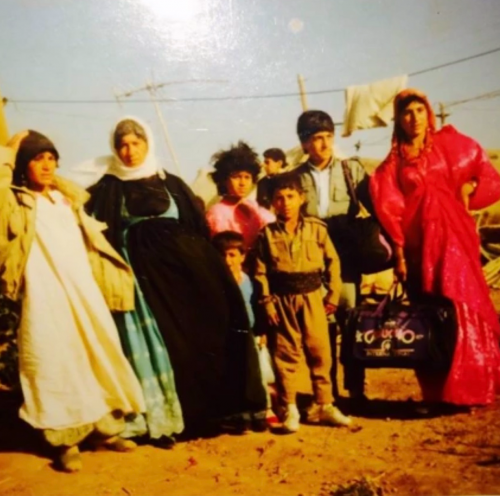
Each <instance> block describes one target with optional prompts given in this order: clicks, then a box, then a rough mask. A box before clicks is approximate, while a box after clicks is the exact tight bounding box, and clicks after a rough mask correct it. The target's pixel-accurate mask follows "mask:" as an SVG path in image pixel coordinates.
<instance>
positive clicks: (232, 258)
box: [224, 248, 245, 276]
mask: <svg viewBox="0 0 500 496" xmlns="http://www.w3.org/2000/svg"><path fill="white" fill-rule="evenodd" d="M224 260H225V261H226V265H227V266H228V267H229V270H230V271H231V272H232V273H233V275H234V276H239V274H241V271H242V267H243V262H244V261H245V254H244V253H242V252H241V251H240V250H239V249H238V248H228V249H227V250H226V251H225V252H224Z"/></svg>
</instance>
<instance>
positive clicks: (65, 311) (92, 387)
mask: <svg viewBox="0 0 500 496" xmlns="http://www.w3.org/2000/svg"><path fill="white" fill-rule="evenodd" d="M16 151H17V156H16V159H15V166H14V168H12V165H11V164H12V163H13V156H14V154H15V152H16ZM58 158H59V154H58V152H57V150H56V148H55V147H54V145H53V144H52V142H51V141H50V140H48V139H47V138H46V137H45V136H43V135H41V134H39V133H36V132H34V131H29V132H25V133H22V134H19V135H16V136H15V137H14V138H13V139H12V140H11V142H10V143H9V145H8V148H7V149H5V148H4V149H3V150H0V204H1V205H2V209H1V212H0V253H1V254H2V255H1V256H0V289H1V293H2V295H3V296H5V297H8V298H10V299H12V300H16V301H19V302H20V303H21V305H22V313H21V322H20V326H19V330H18V345H19V370H20V380H21V387H22V392H23V397H24V403H23V405H22V407H21V410H20V416H21V418H22V419H23V420H25V421H26V422H27V423H29V424H30V425H32V426H33V427H35V428H36V429H40V431H41V432H42V434H43V437H44V438H45V439H46V441H48V442H49V443H50V444H51V445H52V446H54V447H56V448H57V453H58V455H57V459H56V461H57V462H58V463H59V465H60V468H62V469H63V470H65V471H69V472H72V471H76V470H79V469H80V468H81V460H80V455H79V449H78V445H79V443H81V442H82V441H83V440H84V439H87V438H89V436H90V440H91V441H92V442H93V443H94V444H103V445H105V446H107V447H108V448H110V449H115V450H118V451H128V450H130V449H132V448H134V447H135V444H134V443H133V442H132V441H129V440H124V439H121V438H120V437H118V434H119V433H120V432H121V431H122V430H123V428H124V417H125V416H126V415H134V414H137V413H140V412H143V411H144V410H145V406H144V399H143V395H142V390H141V387H140V385H139V382H138V381H137V379H136V377H135V374H134V372H133V370H132V368H131V367H130V365H129V363H128V361H127V359H126V358H125V356H124V355H123V352H122V349H121V344H120V340H119V337H118V333H117V330H116V327H115V324H114V320H113V318H112V316H111V313H110V309H111V310H115V311H127V310H130V309H131V308H133V305H134V299H133V298H134V297H133V279H132V275H131V272H130V269H129V268H128V266H127V265H126V263H125V262H124V261H123V259H122V258H121V257H120V256H119V255H118V254H117V253H116V252H115V251H114V250H113V248H112V247H111V246H110V245H109V244H108V243H107V241H106V240H105V238H104V236H103V235H102V230H103V228H105V225H103V224H100V223H98V222H97V221H95V220H94V219H92V218H90V217H89V216H87V215H86V214H85V213H84V211H83V208H82V205H83V203H84V202H85V200H86V199H87V194H86V193H85V191H83V190H81V189H80V188H79V187H77V186H76V185H74V184H73V183H71V182H69V181H66V180H64V179H62V178H60V177H58V176H56V175H55V170H56V168H57V161H58Z"/></svg>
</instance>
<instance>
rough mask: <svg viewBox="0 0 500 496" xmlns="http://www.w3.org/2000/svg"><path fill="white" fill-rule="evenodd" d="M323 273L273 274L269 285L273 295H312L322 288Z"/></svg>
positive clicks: (270, 276)
mask: <svg viewBox="0 0 500 496" xmlns="http://www.w3.org/2000/svg"><path fill="white" fill-rule="evenodd" d="M321 284H322V280H321V271H319V270H318V271H314V272H272V273H270V274H269V285H270V289H271V293H272V294H276V295H291V294H304V293H312V292H313V291H316V290H317V289H319V288H321Z"/></svg>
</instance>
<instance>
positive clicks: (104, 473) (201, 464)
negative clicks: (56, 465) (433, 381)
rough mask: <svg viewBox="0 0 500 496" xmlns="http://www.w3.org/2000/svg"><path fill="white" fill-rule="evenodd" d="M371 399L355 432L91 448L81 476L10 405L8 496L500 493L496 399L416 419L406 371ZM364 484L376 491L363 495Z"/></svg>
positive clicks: (376, 375) (414, 389) (3, 484)
mask: <svg viewBox="0 0 500 496" xmlns="http://www.w3.org/2000/svg"><path fill="white" fill-rule="evenodd" d="M495 297H496V300H497V302H500V298H499V297H498V295H495ZM341 393H342V391H341ZM343 393H344V396H345V392H343ZM367 395H368V397H369V398H370V399H371V400H372V401H371V408H370V411H369V412H367V413H366V415H364V416H363V417H355V425H356V428H355V429H351V430H349V429H345V428H328V427H318V426H309V425H303V426H301V429H300V431H299V432H298V433H297V434H293V435H286V436H285V435H278V434H273V433H263V434H257V433H250V434H246V435H243V436H232V435H228V434H224V435H221V436H219V437H216V438H211V439H195V440H192V441H188V442H181V443H178V444H177V445H176V446H175V447H174V449H172V450H168V451H165V450H160V449H158V448H153V447H150V446H141V447H139V448H138V449H137V450H136V451H135V452H132V453H126V454H119V453H112V452H107V451H98V452H91V451H87V452H84V453H83V455H82V458H83V463H84V469H83V471H82V472H80V473H77V474H64V473H59V472H56V471H55V470H53V469H52V468H51V461H50V458H48V456H47V453H46V452H44V449H43V447H42V446H41V445H40V443H39V441H38V440H37V439H36V438H35V437H34V435H33V432H32V431H30V430H29V429H26V428H23V426H22V425H21V424H20V423H19V421H17V420H16V417H15V415H12V413H9V409H8V408H7V406H8V405H6V403H5V401H4V403H3V405H2V406H3V408H1V409H0V411H1V412H2V414H1V417H0V495H3V496H14V495H16V496H17V495H19V496H20V495H51V496H56V495H67V496H76V495H87V496H88V495H114V496H137V495H148V496H154V495H167V494H168V495H172V496H174V495H266V496H269V495H292V496H299V495H303V496H312V495H316V496H333V495H335V496H340V495H346V496H347V495H351V494H352V495H355V496H370V493H369V492H367V491H368V490H371V489H373V490H375V491H378V494H383V495H389V496H392V495H434V494H442V495H448V494H449V495H452V494H500V407H499V404H498V403H497V404H496V405H493V406H490V407H487V408H480V409H474V410H473V411H472V412H470V413H460V414H456V415H450V416H441V417H436V418H430V419H421V418H416V417H415V415H414V406H415V403H414V402H415V401H418V399H419V389H418V386H417V383H416V380H415V378H414V375H413V373H412V372H411V371H404V370H372V371H369V372H368V386H367ZM409 400H413V401H409ZM0 401H1V400H0ZM341 406H344V407H346V405H342V402H341ZM362 478H364V479H366V481H367V484H368V485H369V487H368V489H365V491H364V492H363V487H361V486H360V482H359V481H361V479H362ZM355 483H357V486H356V487H355V488H353V489H352V490H350V491H349V490H348V487H347V486H349V485H350V484H355ZM356 488H357V492H356V491H355V489H356Z"/></svg>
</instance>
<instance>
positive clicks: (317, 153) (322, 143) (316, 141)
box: [302, 131, 333, 164]
mask: <svg viewBox="0 0 500 496" xmlns="http://www.w3.org/2000/svg"><path fill="white" fill-rule="evenodd" d="M302 148H303V149H304V151H305V152H306V153H307V154H308V155H309V160H310V161H311V162H312V163H313V164H321V163H324V162H328V161H329V160H330V159H331V158H332V155H333V133H330V132H329V131H321V132H319V133H315V134H313V135H312V136H311V137H310V138H309V139H308V140H307V141H304V142H303V143H302Z"/></svg>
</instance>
